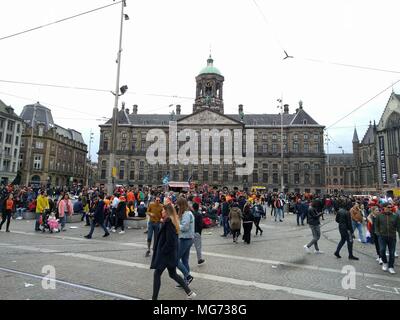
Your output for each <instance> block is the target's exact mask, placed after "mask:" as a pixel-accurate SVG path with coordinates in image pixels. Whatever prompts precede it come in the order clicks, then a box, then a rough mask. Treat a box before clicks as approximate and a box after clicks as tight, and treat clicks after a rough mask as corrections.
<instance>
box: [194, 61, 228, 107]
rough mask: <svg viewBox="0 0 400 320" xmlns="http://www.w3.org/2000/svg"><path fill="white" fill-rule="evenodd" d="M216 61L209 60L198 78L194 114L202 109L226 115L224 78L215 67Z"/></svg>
mask: <svg viewBox="0 0 400 320" xmlns="http://www.w3.org/2000/svg"><path fill="white" fill-rule="evenodd" d="M213 63H214V60H213V59H212V58H211V54H210V57H209V58H208V60H207V67H205V68H203V69H202V70H201V71H200V73H199V75H198V76H197V77H196V100H195V102H194V104H193V112H197V111H199V110H202V109H207V108H208V109H211V110H213V111H216V112H219V113H222V114H223V113H224V100H223V98H222V97H223V95H222V87H223V83H224V76H223V75H222V74H221V72H220V71H219V70H218V69H217V68H215V67H214V66H213Z"/></svg>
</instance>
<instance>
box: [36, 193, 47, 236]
mask: <svg viewBox="0 0 400 320" xmlns="http://www.w3.org/2000/svg"><path fill="white" fill-rule="evenodd" d="M49 208H50V206H49V199H48V198H47V195H46V191H44V190H42V191H40V194H39V195H38V197H37V198H36V210H35V211H36V222H35V231H40V222H39V221H40V217H42V215H43V213H44V211H45V210H47V209H49Z"/></svg>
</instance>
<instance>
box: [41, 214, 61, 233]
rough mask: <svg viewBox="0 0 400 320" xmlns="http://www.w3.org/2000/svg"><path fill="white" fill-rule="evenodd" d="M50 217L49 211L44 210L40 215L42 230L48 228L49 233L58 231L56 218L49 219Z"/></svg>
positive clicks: (44, 230)
mask: <svg viewBox="0 0 400 320" xmlns="http://www.w3.org/2000/svg"><path fill="white" fill-rule="evenodd" d="M50 217H51V211H50V210H45V211H44V213H43V214H42V216H41V223H40V225H41V227H42V232H46V230H49V232H50V233H53V232H60V228H59V225H58V220H55V219H50Z"/></svg>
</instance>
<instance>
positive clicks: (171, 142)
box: [146, 121, 254, 176]
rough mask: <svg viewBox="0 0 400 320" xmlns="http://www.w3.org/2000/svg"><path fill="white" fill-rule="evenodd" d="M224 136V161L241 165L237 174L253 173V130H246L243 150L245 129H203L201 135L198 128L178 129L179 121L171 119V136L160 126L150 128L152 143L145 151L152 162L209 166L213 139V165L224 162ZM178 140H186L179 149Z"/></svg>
mask: <svg viewBox="0 0 400 320" xmlns="http://www.w3.org/2000/svg"><path fill="white" fill-rule="evenodd" d="M232 133H233V136H232ZM221 139H222V140H223V149H224V154H223V160H222V161H223V164H226V165H232V164H236V165H237V166H238V167H236V168H235V173H236V175H238V176H243V175H249V174H251V173H252V172H253V169H254V129H246V131H245V146H246V147H245V150H243V142H244V141H243V140H244V139H243V132H242V129H233V130H230V129H223V130H218V129H212V130H210V129H201V130H200V134H199V132H198V131H196V130H193V129H188V128H184V129H182V130H180V131H179V132H178V126H177V122H176V121H171V122H170V123H169V133H168V137H167V133H165V132H164V131H163V130H161V129H151V130H149V131H148V133H147V135H146V141H147V142H152V144H151V145H150V146H149V148H148V149H147V151H146V160H147V162H148V163H149V164H150V165H155V164H172V165H177V164H183V165H189V164H192V165H198V164H202V165H208V164H210V140H211V164H215V165H219V164H221ZM167 140H168V144H167ZM199 140H200V147H199ZM179 142H184V143H183V144H182V145H181V146H180V148H179V150H178V146H179V145H180V143H179ZM232 145H233V148H232ZM167 148H168V155H169V156H168V163H167Z"/></svg>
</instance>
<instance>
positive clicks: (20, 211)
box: [17, 208, 26, 218]
mask: <svg viewBox="0 0 400 320" xmlns="http://www.w3.org/2000/svg"><path fill="white" fill-rule="evenodd" d="M25 211H26V209H25V208H17V218H18V217H22V216H23V215H24V212H25Z"/></svg>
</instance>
